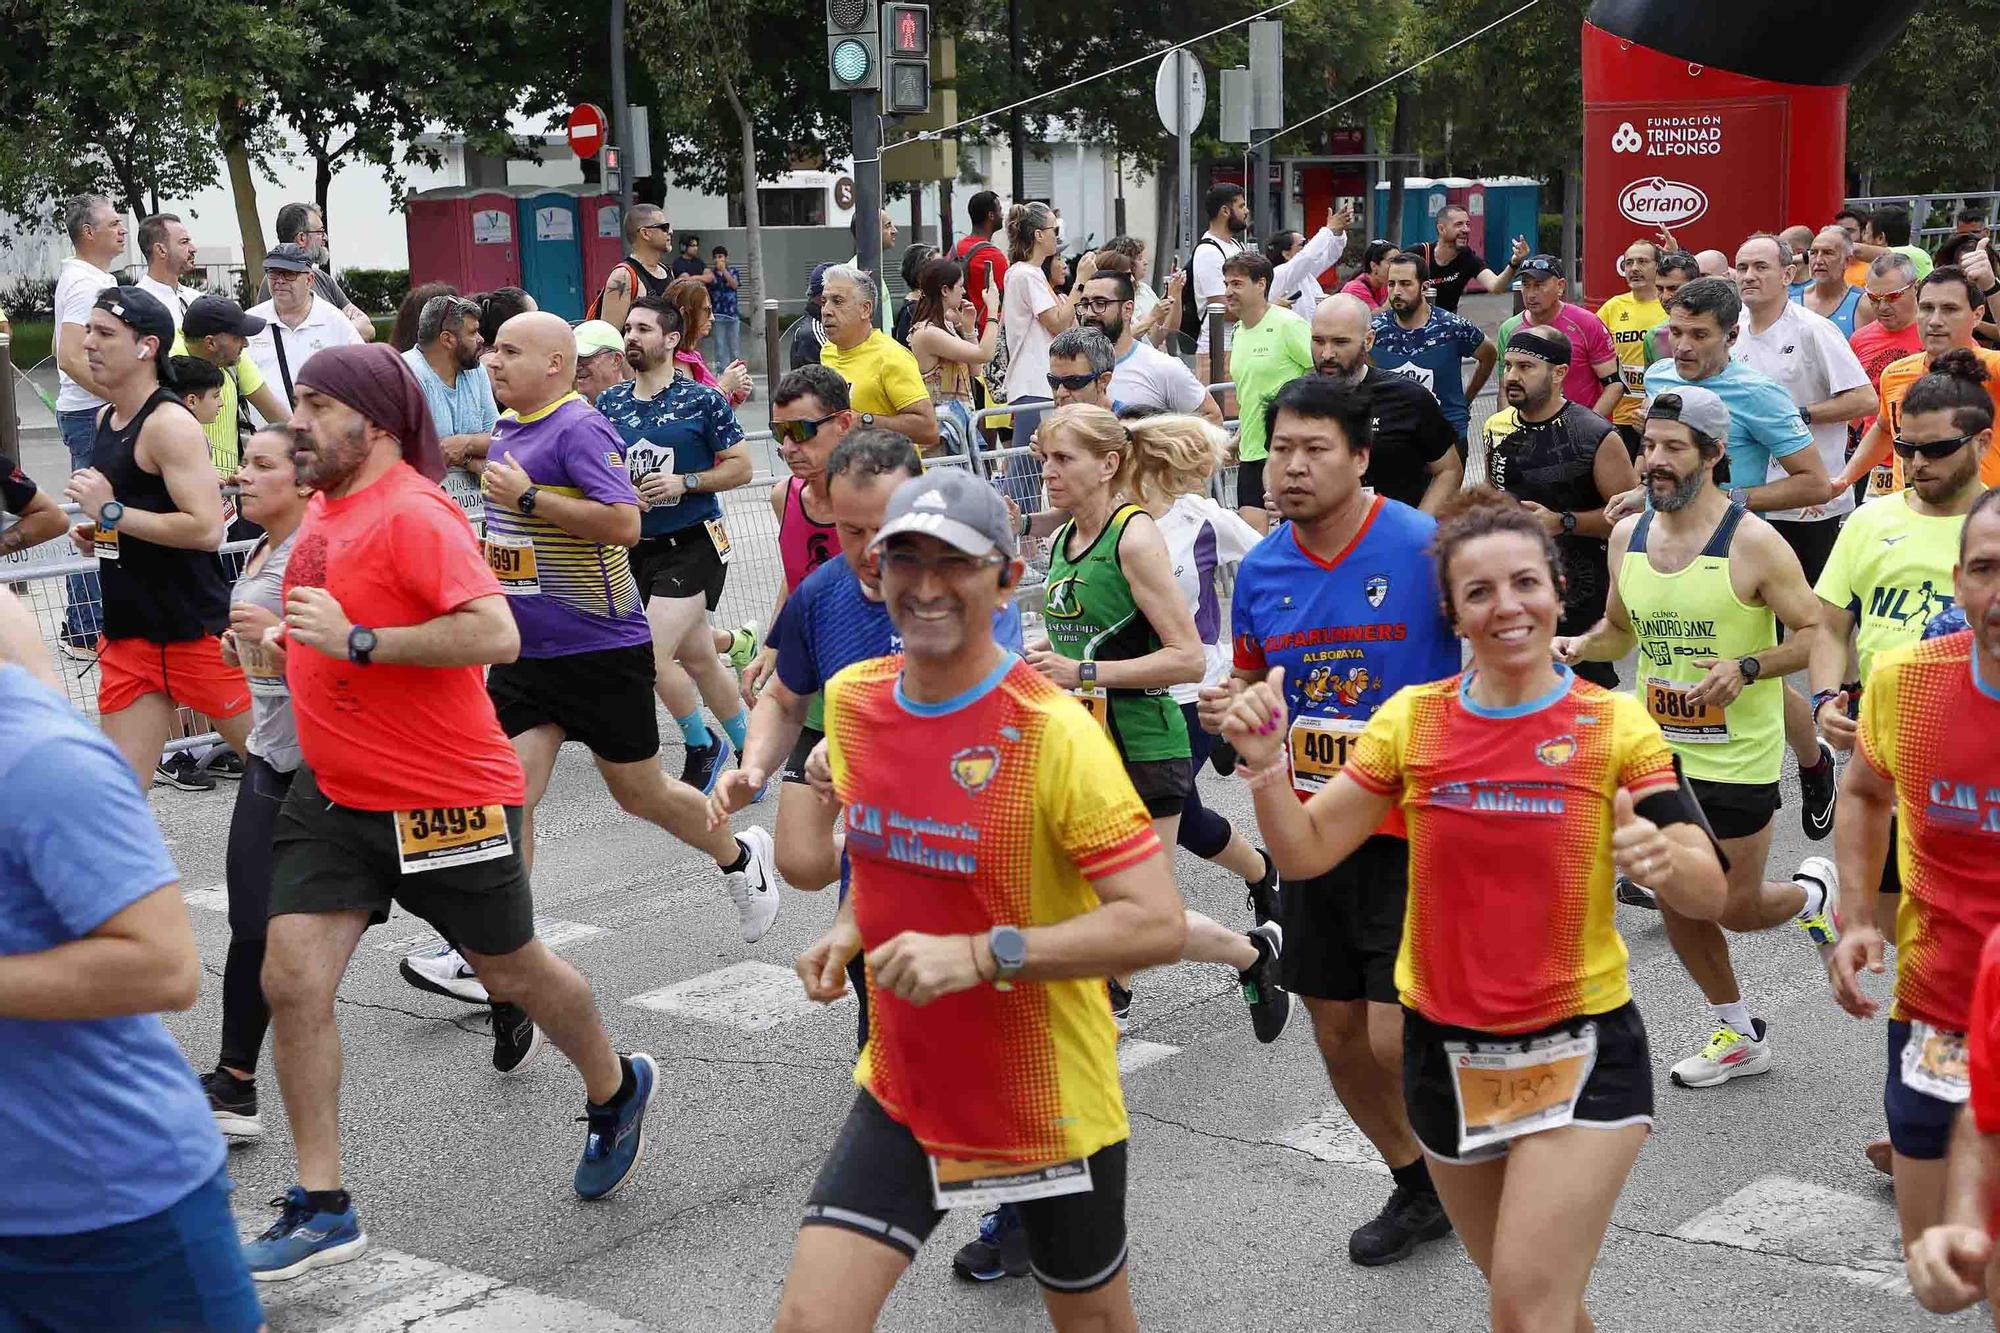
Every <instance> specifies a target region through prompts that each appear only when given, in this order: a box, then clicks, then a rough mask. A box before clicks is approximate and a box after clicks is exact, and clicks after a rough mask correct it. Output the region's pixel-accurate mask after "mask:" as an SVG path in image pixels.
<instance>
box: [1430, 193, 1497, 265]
mask: <svg viewBox="0 0 2000 1333" xmlns="http://www.w3.org/2000/svg"><path fill="white" fill-rule="evenodd" d="M1437 183H1438V184H1439V185H1441V186H1443V187H1444V203H1442V204H1439V205H1438V207H1439V208H1443V207H1444V206H1445V205H1446V204H1450V205H1454V206H1456V207H1459V208H1462V209H1464V210H1465V215H1466V217H1467V219H1468V220H1470V222H1471V223H1472V235H1471V236H1470V237H1469V238H1468V239H1467V241H1466V244H1467V245H1470V246H1471V247H1472V248H1473V249H1474V250H1477V251H1478V252H1479V253H1480V254H1482V255H1486V257H1487V258H1488V259H1491V258H1492V257H1493V256H1491V255H1487V252H1486V238H1487V237H1488V236H1489V235H1491V234H1492V233H1490V232H1488V231H1487V229H1486V187H1485V186H1484V185H1482V184H1481V183H1480V182H1478V181H1475V180H1467V179H1466V178H1465V177H1463V176H1446V177H1443V178H1442V179H1440V180H1439V181H1438V182H1437ZM1433 216H1435V213H1433Z"/></svg>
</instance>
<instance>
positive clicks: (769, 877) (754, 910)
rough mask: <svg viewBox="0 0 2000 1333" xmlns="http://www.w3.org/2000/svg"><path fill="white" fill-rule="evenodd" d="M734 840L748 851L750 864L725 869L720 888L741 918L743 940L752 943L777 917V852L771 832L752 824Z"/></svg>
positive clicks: (761, 937)
mask: <svg viewBox="0 0 2000 1333" xmlns="http://www.w3.org/2000/svg"><path fill="white" fill-rule="evenodd" d="M736 841H738V842H740V843H742V844H743V850H744V851H746V852H748V853H750V864H748V865H746V866H744V867H743V869H741V870H732V871H727V872H725V873H724V874H723V876H722V887H723V888H724V889H725V890H727V891H728V893H729V900H730V901H731V902H733V903H735V904H736V915H737V916H739V917H741V918H742V919H743V942H744V943H745V944H755V943H756V942H757V941H758V940H761V939H763V938H764V932H765V931H767V930H769V929H770V928H771V923H772V922H773V921H776V920H777V919H778V907H779V905H780V900H779V898H778V864H777V852H776V849H775V848H774V847H773V846H772V843H771V835H770V833H768V832H767V831H765V830H764V829H761V828H758V827H757V826H756V825H754V824H753V825H751V826H750V827H749V828H746V829H744V830H743V831H742V832H741V833H739V834H737V835H736Z"/></svg>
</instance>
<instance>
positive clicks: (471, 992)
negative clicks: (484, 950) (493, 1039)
mask: <svg viewBox="0 0 2000 1333" xmlns="http://www.w3.org/2000/svg"><path fill="white" fill-rule="evenodd" d="M396 970H397V971H399V972H401V973H402V974H403V980H405V981H407V982H409V983H410V984H411V985H412V986H415V987H416V988H417V989H418V990H427V991H429V992H430V993H431V994H433V995H443V996H445V997H447V998H448V999H453V1000H463V1001H465V1002H466V1003H467V1004H486V1003H488V996H487V994H486V987H485V985H484V984H483V983H481V981H480V980H479V977H478V976H477V974H475V973H474V972H473V970H472V968H471V967H470V965H468V964H467V963H466V961H465V959H464V958H463V957H461V956H460V955H459V952H458V950H456V949H454V948H452V947H451V946H450V945H449V944H439V945H438V946H437V947H436V948H434V949H427V950H424V951H423V952H421V953H413V954H411V955H410V956H409V957H408V958H405V959H404V960H403V961H402V963H401V964H400V965H399V966H398V967H397V969H396Z"/></svg>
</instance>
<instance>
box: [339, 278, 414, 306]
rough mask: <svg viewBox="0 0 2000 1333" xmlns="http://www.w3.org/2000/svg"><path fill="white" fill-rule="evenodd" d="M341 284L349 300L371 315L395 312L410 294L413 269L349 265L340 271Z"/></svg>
mask: <svg viewBox="0 0 2000 1333" xmlns="http://www.w3.org/2000/svg"><path fill="white" fill-rule="evenodd" d="M340 285H341V288H342V289H343V290H344V291H346V293H347V299H348V300H350V301H352V302H354V304H356V305H358V306H360V307H361V308H362V310H364V311H366V312H367V313H368V314H371V315H394V314H395V313H396V308H397V307H398V306H400V305H402V304H403V298H404V297H405V296H408V295H409V294H410V270H408V269H406V268H346V269H342V270H341V271H340Z"/></svg>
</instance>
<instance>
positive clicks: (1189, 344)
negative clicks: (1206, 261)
mask: <svg viewBox="0 0 2000 1333" xmlns="http://www.w3.org/2000/svg"><path fill="white" fill-rule="evenodd" d="M1204 245H1212V246H1214V247H1215V252H1216V253H1217V254H1222V242H1220V241H1218V240H1216V239H1215V238H1214V237H1213V236H1209V235H1203V236H1202V238H1201V239H1200V240H1198V241H1196V242H1195V243H1194V248H1195V249H1196V250H1199V249H1201V247H1202V246H1204ZM1223 257H1224V258H1225V259H1226V258H1228V256H1227V255H1224V256H1223ZM1207 313H1208V312H1207V311H1205V310H1203V309H1202V305H1201V301H1200V299H1199V298H1197V297H1196V296H1195V294H1194V254H1193V252H1192V251H1190V252H1189V254H1188V280H1187V283H1186V285H1185V286H1184V287H1182V289H1181V329H1180V333H1181V337H1182V338H1184V339H1186V342H1185V343H1183V344H1182V346H1181V348H1180V350H1181V351H1183V352H1192V351H1193V350H1194V349H1195V348H1196V346H1198V345H1199V343H1200V340H1201V321H1202V317H1203V316H1204V315H1206V314H1207Z"/></svg>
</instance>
